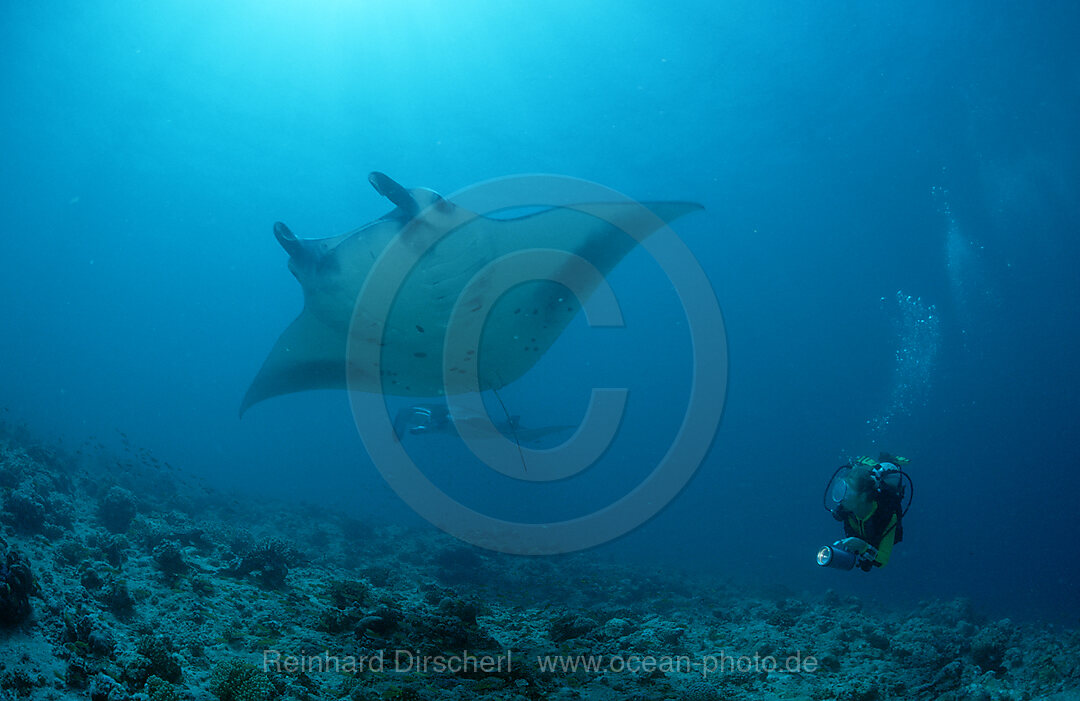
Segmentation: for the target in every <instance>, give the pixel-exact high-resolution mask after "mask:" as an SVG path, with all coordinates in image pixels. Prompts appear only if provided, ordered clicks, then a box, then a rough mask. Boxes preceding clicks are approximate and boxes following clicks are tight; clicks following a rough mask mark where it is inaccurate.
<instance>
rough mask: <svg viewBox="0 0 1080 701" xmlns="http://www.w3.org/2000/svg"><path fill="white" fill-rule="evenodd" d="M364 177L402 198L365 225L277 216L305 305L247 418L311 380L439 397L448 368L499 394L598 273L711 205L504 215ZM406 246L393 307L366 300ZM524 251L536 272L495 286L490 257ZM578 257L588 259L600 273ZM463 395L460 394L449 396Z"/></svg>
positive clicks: (557, 329) (254, 393) (554, 334)
mask: <svg viewBox="0 0 1080 701" xmlns="http://www.w3.org/2000/svg"><path fill="white" fill-rule="evenodd" d="M368 181H369V182H370V183H371V185H372V186H373V187H374V188H375V191H376V192H377V193H379V194H380V195H382V196H383V197H386V198H387V199H388V200H390V202H391V203H392V204H393V205H395V207H394V209H393V210H391V211H390V212H388V213H387V214H385V215H383V216H382V217H379V218H378V219H376V220H374V221H372V222H370V223H368V224H366V225H364V226H362V227H360V228H359V229H356V230H354V231H351V232H349V233H346V234H342V235H340V236H335V237H331V238H323V239H305V238H298V237H297V236H296V235H295V234H293V232H292V231H290V230H289V228H288V227H287V226H285V225H284V224H282V223H280V222H278V223H276V224H275V225H274V235H275V237H276V238H277V240H278V243H280V244H281V246H282V248H284V249H285V251H286V252H287V253H288V254H289V269H290V271H292V273H293V275H294V276H295V277H296V279H297V280H298V281H299V282H300V286H301V288H302V289H303V292H304V308H303V311H302V312H301V313H300V315H299V316H298V317H297V318H296V320H295V321H293V322H292V324H290V325H289V326H288V328H286V329H285V331H284V332H283V333H282V334H281V337H280V338H278V340H277V343H275V344H274V346H273V348H272V349H271V351H270V354H269V355H268V356H267V358H266V360H265V361H264V363H263V365H262V368H261V369H260V370H259V372H258V374H257V375H256V376H255V379H254V381H253V382H252V383H251V386H250V387H249V388H248V391H247V393H246V395H245V396H244V399H243V402H242V403H241V406H240V414H241V415H243V413H244V412H245V411H246V410H247V409H249V408H250V407H251V406H252V405H254V404H256V403H258V402H261V401H263V400H265V399H269V398H271V397H275V396H279V395H284V394H288V393H292V392H300V391H304V390H312V389H352V390H359V391H363V392H374V393H382V394H386V395H396V396H408V397H437V396H443V395H444V394H445V393H447V387H448V385H447V383H446V373H447V372H449V373H452V374H453V373H461V374H462V375H466V374H470V373H471V374H472V376H473V377H475V380H476V381H475V385H476V387H477V388H478V389H479V390H481V391H482V390H486V389H494V390H498V389H500V388H502V387H503V386H505V385H506V384H509V383H510V382H513V381H514V380H516V379H517V378H519V377H521V376H522V375H523V374H524V373H525V372H527V371H528V370H529V369H530V368H532V367H533V366H534V365H535V364H536V362H537V361H538V360H539V359H540V358H541V356H543V355H544V353H545V352H546V351H547V350H548V349H549V348H550V347H551V346H552V344H554V343H555V341H556V340H557V339H558V337H559V335H560V334H561V333H562V331H563V329H565V328H566V326H567V324H569V323H570V321H571V319H573V318H574V316H575V314H576V313H577V312H578V310H579V309H580V308H581V305H582V303H583V302H585V301H587V298H588V296H589V295H590V294H591V293H592V292H593V291H594V290H595V289H596V287H597V286H598V284H599V283H600V280H599V278H597V277H596V276H595V273H599V274H600V275H603V276H606V275H607V274H608V273H610V272H611V270H612V269H613V268H614V267H615V265H616V264H617V263H618V262H619V261H620V260H622V258H623V257H624V256H625V255H626V254H627V253H628V252H630V250H632V249H633V248H634V246H635V245H636V244H637V243H638V241H639V240H643V239H644V238H645V237H646V236H647V235H649V234H651V233H653V232H654V231H656V230H658V229H660V228H662V227H663V226H664V225H665V224H666V223H668V222H671V221H673V220H675V219H677V218H679V217H681V216H683V215H684V214H687V213H689V212H692V211H695V210H698V209H701V208H702V207H701V205H699V204H696V203H694V202H646V203H641V204H639V203H635V202H631V201H626V202H611V203H587V204H583V205H581V206H578V205H574V206H556V207H550V208H547V209H543V210H541V211H532V212H530V213H529V214H526V215H524V216H519V217H516V218H505V219H502V218H495V217H491V216H485V215H483V214H480V213H477V212H473V211H471V210H469V209H467V208H466V207H464V206H459V205H457V204H455V203H454V202H452V201H451V200H448V199H446V198H443V197H442V196H440V195H439V194H438V193H436V192H434V191H432V190H428V189H424V188H416V189H406V188H405V187H403V186H401V185H400V184H398V183H397V182H395V181H394V180H392V179H391V178H389V177H388V176H386V175H384V174H382V173H378V172H375V173H371V174H370V175H369V176H368ZM391 249H393V251H391ZM402 250H404V251H405V253H406V254H408V253H409V252H417V253H418V255H419V257H418V258H417V259H416V260H415V261H414V263H413V264H412V265H411V267H410V268H409V269H408V271H407V273H406V274H405V275H404V277H402V278H401V280H400V281H399V284H398V285H397V286H396V288H394V289H391V290H390V291H389V292H388V293H387V295H390V296H392V301H391V302H387V305H388V306H387V307H386V308H385V309H383V308H381V307H380V310H373V309H372V308H371V305H366V306H365V305H361V304H358V300H360V299H361V293H362V291H363V290H364V289H365V282H368V278H369V275H371V276H375V273H374V272H373V271H374V270H375V269H376V266H378V265H380V261H381V260H382V259H383V258H386V257H388V256H390V255H391V253H392V252H393V253H395V254H400V253H401V252H402ZM552 251H557V252H562V253H563V254H564V255H563V256H561V257H560V256H553V255H550V253H551V252H552ZM515 254H525V255H530V254H535V255H532V256H531V258H527V259H525V260H526V261H527V262H528V270H529V274H530V276H531V278H530V279H528V280H526V281H523V282H519V283H518V284H514V285H512V286H506V285H503V286H500V285H499V284H498V282H499V280H500V279H501V278H499V276H498V274H496V272H493V271H494V268H493V266H492V264H493V263H496V262H500V261H505V260H507V259H508V258H512V257H513V256H514V255H515ZM565 254H570V257H571V258H572V259H573V260H572V261H570V262H568V259H567V257H566V255H565ZM573 261H579V262H580V261H584V262H585V263H587V264H588V265H586V266H585V268H589V266H591V271H590V274H591V275H593V277H591V278H590V276H589V275H586V274H585V273H584V272H581V271H583V270H585V268H582V266H580V265H577V266H575V265H572V264H571V263H573ZM575 271H578V272H575ZM568 276H569V277H568ZM568 279H570V280H573V281H574V287H575V288H576V294H572V293H571V292H570V291H569V289H568V284H567V280H568ZM560 281H561V282H560ZM371 285H375V282H374V281H372V282H371ZM365 299H380V300H381V299H384V297H383V296H376V297H365ZM375 306H380V305H375ZM453 314H458V315H459V316H457V317H454V318H457V319H461V320H463V321H462V323H463V324H464V325H466V326H467V325H469V324H472V328H473V330H474V331H475V334H474V335H475V337H476V339H477V341H476V342H475V343H473V344H471V345H470V344H468V343H466V345H467V346H468V347H461V348H457V349H453V347H452V346H451V345H448V344H447V336H448V334H447V328H448V325H449V324H450V322H451V318H452V315H453ZM455 328H457V327H455ZM466 337H468V334H466ZM358 347H359V348H376V349H377V352H378V353H379V354H380V355H379V356H378V357H379V358H381V361H380V362H379V363H378V364H377V365H372V366H371V367H368V366H367V365H364V364H362V363H359V362H355V361H354V360H353V359H352V358H351V357H350V356H352V355H354V354H353V352H352V351H353V349H355V348H358ZM448 348H449V349H452V350H446V349H448ZM450 353H453V354H454V355H452V356H451V355H448V354H450ZM444 355H446V356H447V357H444ZM376 368H377V370H376ZM458 391H464V390H450V393H451V394H454V393H457V392H458Z"/></svg>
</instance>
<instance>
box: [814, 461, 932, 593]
mask: <svg viewBox="0 0 1080 701" xmlns="http://www.w3.org/2000/svg"><path fill="white" fill-rule="evenodd" d="M908 462H909V461H908V459H907V458H902V457H900V456H898V455H889V454H888V453H881V455H880V456H879V457H878V459H877V460H874V459H873V458H868V457H859V458H856V459H855V460H852V461H851V462H849V463H847V464H845V465H841V466H840V467H839V468H837V469H836V472H834V473H833V476H832V478H831V479H830V480H829V484H828V486H827V487H826V489H825V509H826V510H827V511H828V512H829V513H831V514H832V515H833V518H835V519H836V520H837V521H842V522H843V524H844V537H843V538H841V539H840V540H838V541H836V542H835V543H833V544H832V545H826V546H824V547H822V548H821V549H820V550H819V551H818V554H817V563H818V564H819V565H821V566H822V567H834V568H837V569H842V570H850V569H853V568H854V567H856V566H857V567H858V568H859V569H861V570H862V571H864V572H869V571H870V570H871V569H873V568H874V567H884V566H885V565H886V564H887V563H888V562H889V556H890V555H891V554H892V549H893V546H894V545H896V544H897V543H899V542H900V541H901V540H903V538H904V515H905V514H906V513H907V511H908V509H909V508H910V507H911V495H912V492H913V491H914V485H913V484H912V483H911V477H910V476H908V474H907V473H906V472H904V465H906V464H907V463H908Z"/></svg>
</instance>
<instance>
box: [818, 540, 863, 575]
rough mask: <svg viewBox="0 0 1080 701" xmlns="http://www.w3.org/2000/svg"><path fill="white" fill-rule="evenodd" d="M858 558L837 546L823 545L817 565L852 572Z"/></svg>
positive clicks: (819, 551)
mask: <svg viewBox="0 0 1080 701" xmlns="http://www.w3.org/2000/svg"><path fill="white" fill-rule="evenodd" d="M857 559H858V557H857V556H856V555H855V553H850V552H848V551H847V550H844V549H843V548H840V547H837V546H836V545H823V546H821V550H818V553H817V563H818V564H819V565H821V566H822V567H835V568H836V569H838V570H850V569H851V568H853V567H855V560H857Z"/></svg>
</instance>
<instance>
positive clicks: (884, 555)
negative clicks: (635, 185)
mask: <svg viewBox="0 0 1080 701" xmlns="http://www.w3.org/2000/svg"><path fill="white" fill-rule="evenodd" d="M877 509H878V504H877V502H874V506H873V507H872V508H871V509H870V511H869V512H868V513H867V514H866V516H864V517H863V518H861V519H860V518H856V517H855V516H854V515H852V516H850V517H849V518H848V524H849V525H850V526H851V528H852V530H854V531H855V533H857V534H858V536H859V537H860V538H862V539H863V540H865V541H866V542H867V543H870V544H871V545H873V543H871V542H870V541H871V538H870V534H869V533H868V532H867V526H868V524H867V522H868V521H869V520H870V518H871V517H872V516H873V515H874V513H875V512H876V511H877ZM895 540H896V514H893V515H892V516H891V517H890V518H889V522H888V523H887V524H886V525H885V537H883V538H882V539H881V542H880V543H878V544H877V545H876V546H875V547H876V548H877V557H876V558H875V559H874V561H875V562H876V564H877V566H878V567H884V566H885V565H886V564H887V563H888V562H889V556H890V555H892V549H893V543H894V541H895Z"/></svg>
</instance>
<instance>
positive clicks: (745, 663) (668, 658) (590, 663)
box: [262, 649, 819, 677]
mask: <svg viewBox="0 0 1080 701" xmlns="http://www.w3.org/2000/svg"><path fill="white" fill-rule="evenodd" d="M529 663H531V664H533V665H535V666H536V668H537V669H539V671H541V672H549V673H553V674H574V673H585V674H590V673H592V674H602V673H608V672H614V673H622V672H629V673H632V674H633V673H640V674H650V673H653V672H664V673H682V674H700V675H701V676H702V677H708V676H711V675H723V674H735V673H761V672H766V673H788V674H803V673H813V672H815V671H817V669H818V666H819V665H818V661H817V658H815V657H814V656H813V655H804V654H803V652H802V651H801V650H800V651H799V652H797V653H795V654H793V655H788V656H787V657H782V656H781V657H774V656H772V655H758V654H755V655H728V654H726V653H724V652H718V653H716V654H707V655H699V656H691V655H645V654H641V655H637V654H635V655H534V656H526V655H524V654H519V656H518V657H517V658H515V657H514V653H513V651H511V650H505V651H503V652H502V653H499V654H491V653H473V652H469V651H468V650H463V651H462V652H461V653H460V654H450V653H444V654H441V655H425V654H421V653H420V652H419V651H418V650H405V649H397V650H377V651H375V652H374V653H372V654H370V655H331V654H330V653H329V651H327V652H323V653H322V654H318V655H308V654H298V655H295V654H294V655H290V654H284V653H282V652H281V651H280V650H274V649H267V650H263V664H262V669H263V671H264V672H270V671H274V672H284V673H286V674H298V673H301V672H303V673H306V674H311V673H321V672H328V673H337V674H363V673H367V672H373V673H381V672H399V673H400V672H427V673H434V674H445V673H449V674H462V673H464V674H477V673H484V674H504V673H509V672H512V671H513V670H514V666H515V665H524V664H529Z"/></svg>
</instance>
